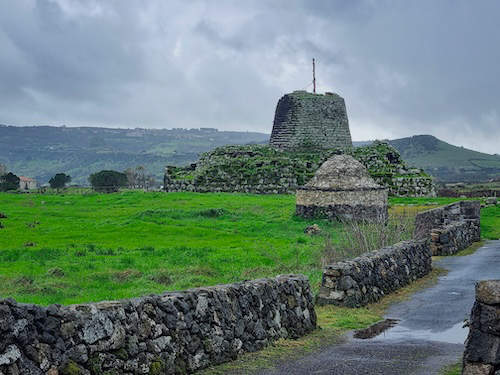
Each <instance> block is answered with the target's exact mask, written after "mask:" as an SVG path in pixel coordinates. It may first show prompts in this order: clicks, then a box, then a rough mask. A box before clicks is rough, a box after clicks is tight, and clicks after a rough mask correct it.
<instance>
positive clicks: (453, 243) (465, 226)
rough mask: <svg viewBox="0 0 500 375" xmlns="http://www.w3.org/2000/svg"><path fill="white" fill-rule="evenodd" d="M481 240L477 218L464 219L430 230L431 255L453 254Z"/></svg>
mask: <svg viewBox="0 0 500 375" xmlns="http://www.w3.org/2000/svg"><path fill="white" fill-rule="evenodd" d="M480 240H481V229H480V228H479V220H475V219H464V220H462V221H456V222H453V223H451V224H448V225H444V226H443V227H441V228H434V229H432V230H431V243H430V246H431V251H432V255H438V256H441V255H453V254H456V253H457V252H459V251H460V250H463V249H466V248H468V247H469V246H470V245H471V244H472V243H474V242H477V241H480Z"/></svg>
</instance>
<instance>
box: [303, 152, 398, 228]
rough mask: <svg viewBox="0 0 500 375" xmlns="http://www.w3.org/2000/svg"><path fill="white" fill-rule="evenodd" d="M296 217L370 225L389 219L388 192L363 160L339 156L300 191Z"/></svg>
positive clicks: (327, 163) (322, 167)
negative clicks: (353, 221)
mask: <svg viewBox="0 0 500 375" xmlns="http://www.w3.org/2000/svg"><path fill="white" fill-rule="evenodd" d="M296 214H297V215H299V216H302V217H306V218H329V219H340V220H355V221H368V222H385V221H386V220H387V216H388V215H387V189H385V188H384V187H382V186H380V185H378V184H377V183H376V182H375V181H374V180H373V179H372V178H371V176H370V174H369V173H368V170H367V169H366V168H365V167H364V166H363V164H361V163H360V162H359V161H357V160H356V159H354V158H353V157H352V156H349V155H335V156H333V157H331V158H330V159H328V160H327V161H325V162H324V163H323V164H322V165H321V167H320V168H319V169H318V170H317V172H316V174H315V175H314V177H313V178H312V179H311V180H310V181H309V182H308V183H307V184H306V185H305V186H303V187H301V188H299V189H298V190H297V195H296Z"/></svg>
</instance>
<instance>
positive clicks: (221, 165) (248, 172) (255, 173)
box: [165, 141, 434, 196]
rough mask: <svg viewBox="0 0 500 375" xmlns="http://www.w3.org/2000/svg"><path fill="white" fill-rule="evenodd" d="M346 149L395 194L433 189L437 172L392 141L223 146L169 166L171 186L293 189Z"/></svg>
mask: <svg viewBox="0 0 500 375" xmlns="http://www.w3.org/2000/svg"><path fill="white" fill-rule="evenodd" d="M340 153H347V154H350V155H352V156H353V157H354V158H356V159H357V160H358V161H360V162H361V163H362V164H363V165H364V166H365V167H366V168H367V169H368V171H369V173H370V175H371V176H372V177H373V178H374V179H375V181H376V182H377V183H379V184H381V185H382V186H384V187H386V188H387V189H388V190H389V194H390V195H396V196H398V195H399V196H426V195H433V192H434V187H433V183H432V178H431V177H429V176H428V175H427V174H425V173H424V172H423V171H422V170H420V169H416V168H409V167H408V166H407V165H406V163H405V162H404V161H403V160H402V159H401V156H400V154H399V152H398V151H397V150H396V149H395V148H393V147H392V146H390V145H389V144H388V143H387V142H378V141H376V142H374V143H373V144H372V145H370V146H365V147H359V148H356V149H349V150H346V151H342V150H338V149H331V150H324V151H321V152H320V151H309V152H305V151H294V152H292V151H283V150H277V149H274V148H271V147H269V146H264V145H248V146H226V147H219V148H216V149H215V150H213V151H210V152H208V153H205V154H203V155H202V156H201V158H200V160H199V162H198V163H197V164H196V165H193V164H192V165H190V166H188V167H184V168H179V167H167V170H166V174H165V190H166V191H198V192H219V191H221V192H244V193H258V194H272V193H281V194H287V193H288V194H289V193H294V192H295V191H296V190H297V188H298V187H299V186H303V185H305V184H306V183H307V182H308V181H309V180H310V179H311V178H312V177H313V176H314V173H315V172H316V170H317V169H318V168H319V167H320V166H321V165H322V164H323V162H325V161H326V160H327V159H328V158H330V157H331V156H333V155H336V154H340Z"/></svg>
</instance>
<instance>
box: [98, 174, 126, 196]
mask: <svg viewBox="0 0 500 375" xmlns="http://www.w3.org/2000/svg"><path fill="white" fill-rule="evenodd" d="M89 182H90V184H91V185H92V188H93V189H94V190H95V191H98V192H100V193H115V192H117V191H118V190H120V188H121V187H124V186H127V175H126V174H125V173H121V172H117V171H100V172H97V173H94V174H91V175H90V177H89Z"/></svg>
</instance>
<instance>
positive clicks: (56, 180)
mask: <svg viewBox="0 0 500 375" xmlns="http://www.w3.org/2000/svg"><path fill="white" fill-rule="evenodd" d="M70 181H71V176H69V175H67V174H66V173H57V174H56V175H55V176H54V177H52V178H51V179H50V180H49V184H50V187H51V188H52V189H62V188H63V187H65V186H66V184H67V183H69V182H70Z"/></svg>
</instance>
